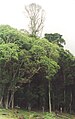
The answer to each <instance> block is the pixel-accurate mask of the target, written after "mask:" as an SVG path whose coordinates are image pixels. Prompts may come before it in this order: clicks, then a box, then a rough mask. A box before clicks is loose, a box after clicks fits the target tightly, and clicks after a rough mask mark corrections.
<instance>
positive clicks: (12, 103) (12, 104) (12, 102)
mask: <svg viewBox="0 0 75 119" xmlns="http://www.w3.org/2000/svg"><path fill="white" fill-rule="evenodd" d="M11 108H12V109H13V108H14V92H12V101H11Z"/></svg>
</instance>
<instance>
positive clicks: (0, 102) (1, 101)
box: [0, 96, 3, 107]
mask: <svg viewBox="0 0 75 119" xmlns="http://www.w3.org/2000/svg"><path fill="white" fill-rule="evenodd" d="M0 107H3V96H1V97H0Z"/></svg>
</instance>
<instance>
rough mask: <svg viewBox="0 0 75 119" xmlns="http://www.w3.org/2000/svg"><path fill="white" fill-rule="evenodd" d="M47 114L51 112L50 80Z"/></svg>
mask: <svg viewBox="0 0 75 119" xmlns="http://www.w3.org/2000/svg"><path fill="white" fill-rule="evenodd" d="M49 112H51V95H50V80H49Z"/></svg>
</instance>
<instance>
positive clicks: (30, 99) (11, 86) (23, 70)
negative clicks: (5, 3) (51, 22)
mask: <svg viewBox="0 0 75 119" xmlns="http://www.w3.org/2000/svg"><path fill="white" fill-rule="evenodd" d="M47 36H48V37H47ZM53 39H54V40H53ZM63 43H65V40H64V39H63V38H62V36H61V35H60V34H57V33H56V34H46V35H45V38H37V37H31V36H29V34H26V33H24V32H22V31H19V30H17V29H14V28H12V27H10V26H8V25H1V26H0V107H4V108H6V109H8V108H14V107H15V106H19V107H20V108H24V109H27V110H43V111H48V110H49V112H51V110H53V111H55V110H60V108H61V107H62V111H64V112H70V113H71V112H74V111H75V106H74V105H75V94H74V91H75V80H74V79H75V73H74V72H75V57H74V56H73V55H72V54H71V53H70V52H69V51H67V50H64V47H63Z"/></svg>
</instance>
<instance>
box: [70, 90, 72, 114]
mask: <svg viewBox="0 0 75 119" xmlns="http://www.w3.org/2000/svg"><path fill="white" fill-rule="evenodd" d="M71 112H72V91H71V94H70V114H71Z"/></svg>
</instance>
